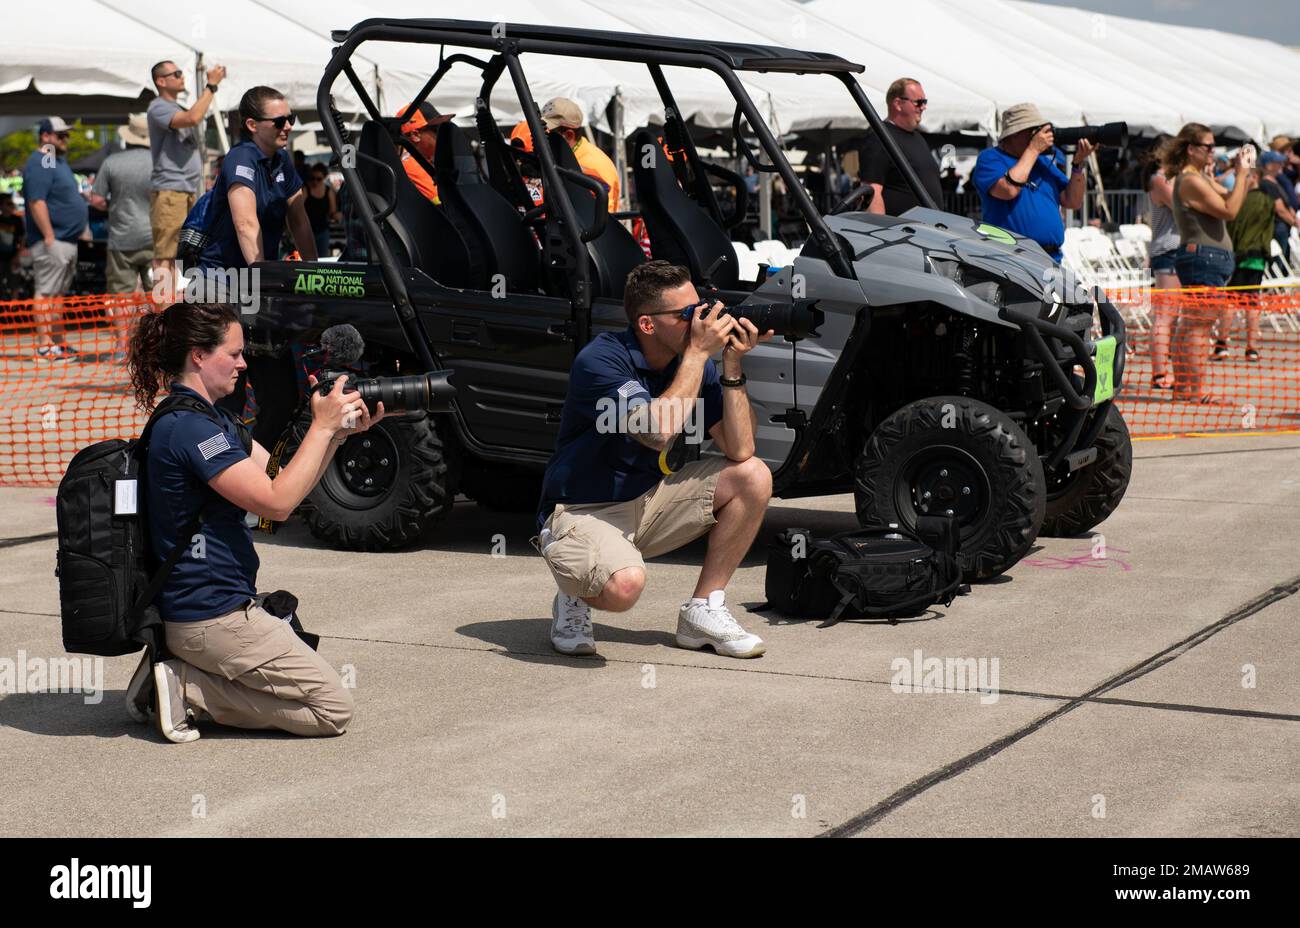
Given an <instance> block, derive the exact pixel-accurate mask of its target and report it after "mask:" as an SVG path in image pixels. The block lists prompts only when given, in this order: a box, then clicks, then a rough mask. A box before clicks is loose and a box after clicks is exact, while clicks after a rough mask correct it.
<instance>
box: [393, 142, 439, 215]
mask: <svg viewBox="0 0 1300 928" xmlns="http://www.w3.org/2000/svg"><path fill="white" fill-rule="evenodd" d="M402 167H404V168H406V176H407V177H409V178H410V179H411V183H413V184H415V187H416V189H417V190H419V191H420V192H421V193H422V194H424V195H425V197H427V198H428V199H429V200H431V201H432V202H433V204H434V205H435V206H441V205H442V200H440V199H438V185H437V183H435V182H434V179H433V178H432V177H430V176H429V175H428V173H426V172H425V170H424V168H422V167H420V162H418V161H416V160H415V159H414V158H412V157H411V153H410V152H407V151H404V152H402Z"/></svg>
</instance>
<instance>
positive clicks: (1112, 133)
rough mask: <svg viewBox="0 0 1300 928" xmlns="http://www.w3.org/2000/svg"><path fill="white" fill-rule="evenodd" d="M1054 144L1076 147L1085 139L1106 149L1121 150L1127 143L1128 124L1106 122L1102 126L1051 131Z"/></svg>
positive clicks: (1054, 129)
mask: <svg viewBox="0 0 1300 928" xmlns="http://www.w3.org/2000/svg"><path fill="white" fill-rule="evenodd" d="M1052 135H1053V137H1054V139H1055V141H1056V144H1057V145H1058V146H1060V147H1068V146H1071V145H1078V144H1079V140H1080V139H1087V140H1088V141H1089V142H1092V144H1094V145H1098V146H1101V145H1104V146H1106V147H1108V148H1123V147H1124V146H1125V145H1126V144H1127V143H1128V123H1126V122H1108V123H1106V124H1105V125H1102V126H1072V127H1070V128H1066V129H1057V128H1053V129H1052Z"/></svg>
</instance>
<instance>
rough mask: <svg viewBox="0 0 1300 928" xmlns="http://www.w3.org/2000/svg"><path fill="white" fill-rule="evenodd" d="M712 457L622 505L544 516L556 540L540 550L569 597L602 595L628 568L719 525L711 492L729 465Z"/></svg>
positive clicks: (557, 509)
mask: <svg viewBox="0 0 1300 928" xmlns="http://www.w3.org/2000/svg"><path fill="white" fill-rule="evenodd" d="M726 463H727V461H726V459H725V458H722V457H708V458H704V459H703V460H699V461H692V462H691V463H689V464H687V465H685V466H684V467H682V469H681V470H679V471H677V472H676V473H674V474H670V475H668V476H667V477H665V478H664V479H663V480H661V481H659V483H657V484H656V485H655V486H653V487H651V488H650V489H649V490H647V491H646V492H644V493H642V494H641V495H640V496H638V497H637V498H636V499H632V500H628V501H626V502H622V503H582V504H576V505H569V506H566V505H563V504H561V505H557V506H556V507H555V511H554V512H553V513H551V517H550V518H549V519H547V520H546V525H545V526H544V527H545V528H547V529H550V531H551V535H552V536H554V539H553V541H552V542H551V544H550V545H548V546H547V548H546V550H545V551H541V545H540V543H539V541H538V539H537V538H534V539H533V546H534V547H536V548H537V549H538V550H539V551H541V554H542V557H543V558H545V559H546V565H547V566H548V567H549V568H550V569H551V574H552V575H553V576H554V577H555V583H556V585H557V586H559V588H560V590H561V591H562V592H564V593H565V594H567V595H569V596H579V597H583V598H587V599H590V598H592V597H595V596H599V595H600V592H601V590H603V589H604V588H605V584H606V583H607V582H609V578H610V577H611V576H613V574H614V573H615V572H616V571H619V570H622V569H624V568H625V567H645V560H644V558H647V557H658V556H659V555H661V554H667V553H668V552H669V551H675V550H676V549H678V548H680V547H682V546H683V545H687V544H690V543H691V542H692V541H694V540H695V539H697V538H699V537H700V536H701V535H704V534H707V533H708V531H709V529H711V528H713V526H714V525H716V524H717V522H718V520H717V518H716V517H715V516H714V515H713V494H714V492H715V491H716V490H717V489H718V475H719V474H721V473H722V468H723V467H725V466H726Z"/></svg>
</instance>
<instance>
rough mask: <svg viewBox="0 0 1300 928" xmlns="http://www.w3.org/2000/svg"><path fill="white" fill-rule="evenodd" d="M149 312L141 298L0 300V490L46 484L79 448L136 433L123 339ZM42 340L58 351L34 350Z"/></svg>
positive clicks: (137, 415)
mask: <svg viewBox="0 0 1300 928" xmlns="http://www.w3.org/2000/svg"><path fill="white" fill-rule="evenodd" d="M153 308H154V304H153V302H152V301H151V300H150V299H149V296H148V294H144V293H134V294H114V295H109V296H77V297H53V298H42V299H36V300H19V301H13V302H0V391H3V397H4V402H3V403H0V486H54V485H56V484H57V483H58V482H59V479H60V478H61V477H62V476H63V472H64V470H65V469H66V468H67V466H68V462H69V461H70V460H72V456H73V455H74V454H76V453H77V452H78V451H80V450H81V449H82V448H84V447H85V446H86V445H89V444H93V443H94V442H97V441H102V440H103V439H106V438H133V437H135V436H137V435H139V434H140V430H141V429H142V428H143V427H144V423H145V420H146V419H147V418H148V417H147V416H146V415H145V414H144V413H143V412H141V411H140V410H139V409H137V408H136V406H135V403H134V401H133V400H132V398H131V388H130V385H129V381H128V378H127V373H126V354H125V347H126V337H127V333H128V331H129V326H130V324H131V322H132V321H133V320H134V319H135V317H136V316H137V315H138V314H139V313H141V312H148V311H150V310H152V309H153ZM50 338H53V339H54V341H55V342H56V343H60V342H61V344H62V346H63V347H61V348H59V349H50V350H47V351H45V352H41V351H40V350H39V349H40V348H41V347H42V345H43V344H46V343H48V341H49V340H50Z"/></svg>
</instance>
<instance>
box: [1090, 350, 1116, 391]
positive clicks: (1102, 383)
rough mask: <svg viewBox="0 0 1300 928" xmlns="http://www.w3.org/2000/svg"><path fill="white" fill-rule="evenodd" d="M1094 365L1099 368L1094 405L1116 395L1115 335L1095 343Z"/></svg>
mask: <svg viewBox="0 0 1300 928" xmlns="http://www.w3.org/2000/svg"><path fill="white" fill-rule="evenodd" d="M1093 348H1094V355H1093V362H1092V363H1093V366H1095V367H1096V368H1097V388H1096V389H1095V390H1093V391H1092V402H1093V405H1096V404H1097V403H1104V402H1106V400H1108V399H1110V398H1111V397H1113V396H1114V395H1115V336H1114V335H1107V336H1106V337H1105V338H1100V339H1098V340H1097V341H1095V342H1094V343H1093Z"/></svg>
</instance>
